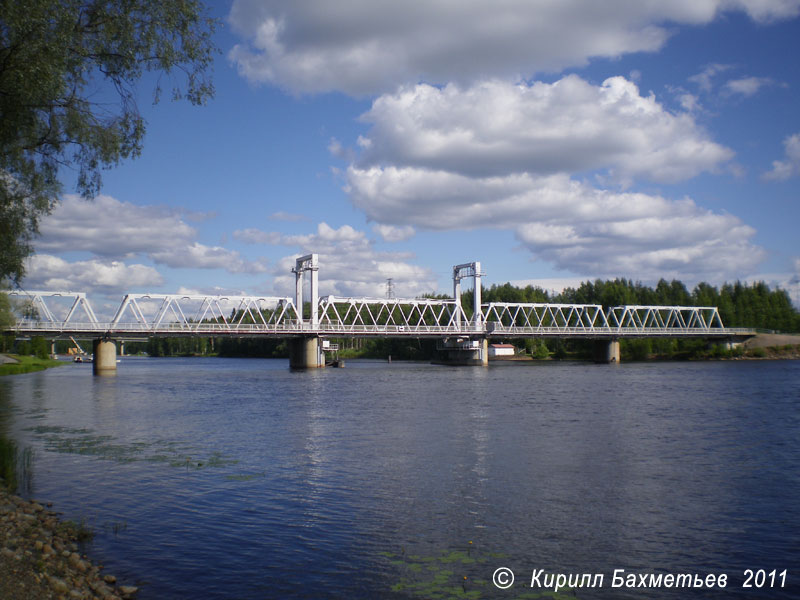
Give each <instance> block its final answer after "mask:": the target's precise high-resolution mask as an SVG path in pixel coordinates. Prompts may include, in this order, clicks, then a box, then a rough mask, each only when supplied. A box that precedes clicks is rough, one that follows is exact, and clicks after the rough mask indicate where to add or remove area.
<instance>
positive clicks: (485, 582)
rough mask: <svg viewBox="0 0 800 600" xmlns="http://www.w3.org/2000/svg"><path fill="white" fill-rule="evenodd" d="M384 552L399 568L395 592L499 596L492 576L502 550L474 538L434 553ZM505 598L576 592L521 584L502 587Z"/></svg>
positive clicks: (455, 598)
mask: <svg viewBox="0 0 800 600" xmlns="http://www.w3.org/2000/svg"><path fill="white" fill-rule="evenodd" d="M381 556H382V557H384V558H385V559H386V560H388V562H389V565H390V570H392V571H396V572H397V576H398V579H397V581H396V583H394V584H393V585H392V586H391V591H392V592H395V593H400V594H404V595H407V596H408V597H411V598H426V599H430V600H464V599H467V600H480V599H481V598H493V597H496V595H497V593H498V591H499V590H498V589H497V588H496V587H495V586H494V585H493V584H492V581H491V577H492V573H493V571H494V569H495V568H497V567H498V566H499V565H500V564H501V563H502V559H503V558H504V557H505V555H503V554H499V553H483V552H480V551H479V550H478V549H477V547H476V545H475V544H473V542H471V541H470V542H468V543H467V544H465V546H464V547H463V548H459V549H454V550H443V551H442V552H441V553H440V554H437V555H432V556H431V555H428V556H424V555H416V554H407V553H406V552H405V550H404V549H403V550H401V551H400V552H399V553H394V552H383V553H381ZM503 598H507V599H508V600H533V599H535V598H549V599H554V600H567V599H571V600H574V599H575V595H574V594H573V593H572V592H570V593H569V594H563V593H553V592H544V593H540V592H534V591H532V590H530V589H528V588H526V587H525V586H524V585H519V586H517V590H515V589H508V590H503Z"/></svg>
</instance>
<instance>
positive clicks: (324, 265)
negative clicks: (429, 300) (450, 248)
mask: <svg viewBox="0 0 800 600" xmlns="http://www.w3.org/2000/svg"><path fill="white" fill-rule="evenodd" d="M261 233H262V234H263V235H261V236H259V235H258V231H257V230H254V229H249V230H247V233H246V235H244V232H236V233H234V236H235V237H237V238H238V239H241V240H242V241H245V238H246V239H247V240H249V241H251V243H276V244H281V245H285V246H294V247H296V248H298V249H299V252H298V253H297V254H294V255H291V256H286V257H284V258H283V259H281V260H279V261H277V263H276V266H275V268H274V269H273V274H274V286H275V292H276V293H278V294H285V295H294V285H295V279H294V275H293V274H292V273H291V269H292V268H293V267H294V266H295V260H296V258H297V257H298V256H303V255H305V254H310V253H312V252H314V253H317V254H319V262H320V271H322V270H324V273H325V276H324V278H320V283H321V285H322V286H323V287H322V289H321V290H320V294H321V295H326V294H333V295H336V296H369V297H381V296H383V295H384V294H385V291H386V289H385V282H386V280H387V279H389V278H392V279H393V280H394V284H395V288H396V290H397V295H398V296H405V297H408V296H411V297H413V296H418V295H420V294H423V293H425V292H431V291H434V290H435V289H436V278H435V276H434V275H433V273H432V272H431V271H430V270H429V269H427V268H423V267H419V266H416V265H413V264H411V263H409V262H408V261H409V260H411V259H412V258H413V255H411V254H409V253H407V252H377V251H376V250H375V248H374V243H373V241H372V240H370V239H369V238H368V237H367V234H366V233H365V232H363V231H358V230H357V229H355V228H353V227H351V226H350V225H342V226H341V227H339V228H338V229H337V228H334V227H331V226H330V225H328V224H327V223H320V224H319V225H318V226H317V231H316V232H315V233H309V234H302V235H283V234H279V233H275V232H261ZM261 239H263V240H268V241H267V242H260V241H259V240H261Z"/></svg>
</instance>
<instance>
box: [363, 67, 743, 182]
mask: <svg viewBox="0 0 800 600" xmlns="http://www.w3.org/2000/svg"><path fill="white" fill-rule="evenodd" d="M361 118H362V120H363V121H365V122H367V123H370V124H371V126H372V127H371V129H370V131H369V133H368V134H367V135H366V136H365V137H362V138H361V139H360V140H359V144H360V146H361V148H362V153H361V157H360V159H359V161H358V162H359V164H360V165H361V166H362V168H363V167H364V166H366V165H381V164H402V165H407V166H413V167H425V168H428V169H432V170H444V171H448V172H451V173H460V174H463V175H475V176H481V177H486V176H493V175H505V174H508V173H522V172H526V173H535V174H550V173H557V172H572V173H574V172H580V171H591V170H595V169H606V170H607V171H608V172H609V173H610V174H611V175H612V176H613V177H614V178H615V179H618V180H626V181H627V180H630V179H632V178H646V179H650V180H654V181H659V182H674V181H679V180H683V179H688V178H690V177H693V176H695V175H697V174H699V173H701V172H703V171H709V170H713V169H714V168H715V167H717V166H718V165H719V164H720V163H723V162H725V161H727V160H729V159H730V158H732V156H733V152H732V151H731V150H729V149H728V148H725V147H724V146H721V145H719V144H717V143H715V142H713V141H711V140H710V139H709V138H708V135H707V134H706V133H705V132H704V131H703V130H702V128H700V127H699V126H698V125H697V124H696V123H695V121H694V119H693V118H692V116H691V115H689V114H688V113H681V114H673V113H670V112H669V111H667V110H665V109H664V108H663V107H662V106H661V105H660V104H659V103H658V102H657V101H656V99H655V97H654V96H652V95H649V96H642V95H641V94H640V93H639V89H638V88H637V86H636V85H635V84H634V83H632V82H630V81H628V80H626V79H625V78H623V77H612V78H609V79H607V80H606V81H604V82H603V84H602V85H600V86H595V85H592V84H590V83H588V82H586V81H584V80H583V79H581V78H580V77H578V76H576V75H570V76H567V77H564V78H563V79H561V80H559V81H556V82H555V83H552V84H548V83H540V82H537V83H533V84H530V85H528V84H511V83H508V82H503V81H499V80H495V81H490V82H482V83H479V84H476V85H473V86H470V87H467V88H462V87H460V86H457V85H454V84H450V85H447V86H446V87H444V88H441V89H440V88H436V87H433V86H430V85H416V86H413V87H409V88H406V89H403V90H401V91H399V92H397V93H396V94H390V95H384V96H381V97H380V98H378V99H376V100H375V102H374V103H373V105H372V108H371V109H370V110H369V111H368V112H367V113H366V114H364V115H363V116H362V117H361Z"/></svg>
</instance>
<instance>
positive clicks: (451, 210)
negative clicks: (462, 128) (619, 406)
mask: <svg viewBox="0 0 800 600" xmlns="http://www.w3.org/2000/svg"><path fill="white" fill-rule="evenodd" d="M348 182H349V183H348V190H349V193H350V195H351V198H352V200H353V203H354V204H355V205H356V206H357V207H358V208H360V209H362V210H363V211H364V212H365V213H366V214H367V216H368V217H369V218H370V219H372V220H374V221H376V222H379V223H389V224H393V225H411V226H414V227H417V228H420V229H441V230H445V229H479V228H485V227H489V228H492V227H494V228H507V229H511V230H513V231H515V233H516V235H517V238H518V239H519V240H520V241H521V242H522V243H523V245H524V246H525V247H526V248H528V249H529V250H530V251H531V252H532V254H533V255H534V256H535V257H536V258H541V259H544V260H547V261H549V262H552V263H553V264H554V265H555V266H557V267H558V268H560V269H564V270H568V271H571V272H574V273H578V274H585V275H589V276H593V277H594V276H610V277H616V276H627V277H636V278H642V279H647V278H651V277H654V278H658V277H661V276H673V274H674V276H675V277H678V276H683V277H690V276H694V275H696V276H697V277H698V278H714V277H717V276H718V275H719V277H717V278H720V279H724V276H725V275H727V276H736V275H737V274H740V273H743V272H744V273H747V272H750V270H751V269H752V268H754V267H755V266H756V265H757V264H758V263H759V262H761V260H763V258H764V251H763V250H762V249H761V248H759V247H757V246H754V245H753V244H752V243H751V242H750V239H751V238H752V236H753V235H754V233H755V232H754V231H753V230H752V229H751V228H750V227H747V226H745V225H744V224H742V223H741V221H740V220H739V219H737V218H736V217H734V216H731V215H727V214H715V213H712V212H709V211H706V210H703V209H701V208H700V207H698V206H697V205H696V204H695V203H694V202H693V201H691V200H689V199H684V200H679V201H671V200H668V199H665V198H662V197H660V196H654V195H648V194H642V193H630V192H627V193H626V192H622V193H621V192H613V191H609V190H600V189H596V188H594V187H592V186H590V185H588V184H587V183H585V182H578V181H575V180H572V179H570V178H569V177H568V176H567V175H563V174H559V175H550V176H545V177H540V176H533V175H529V174H513V175H507V176H505V177H485V178H478V177H467V176H465V175H459V174H454V173H448V172H445V171H432V170H425V169H418V168H411V167H404V168H397V167H386V168H379V167H372V168H370V169H366V170H360V169H358V168H356V167H351V168H350V169H349V170H348ZM720 274H722V275H720Z"/></svg>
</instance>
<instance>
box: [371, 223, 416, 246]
mask: <svg viewBox="0 0 800 600" xmlns="http://www.w3.org/2000/svg"><path fill="white" fill-rule="evenodd" d="M372 231H374V232H375V233H377V234H378V235H379V236H381V238H382V239H383V241H384V242H403V241H405V240H407V239H410V238H412V237H413V236H414V233H415V232H414V228H413V227H411V226H409V225H404V226H402V227H395V226H394V225H373V226H372Z"/></svg>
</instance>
